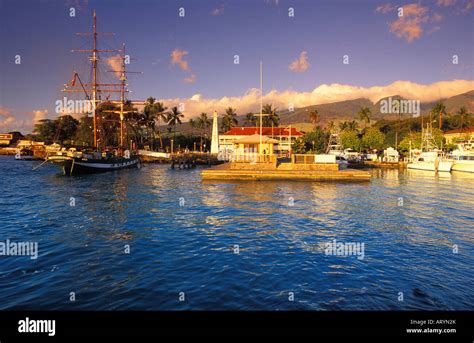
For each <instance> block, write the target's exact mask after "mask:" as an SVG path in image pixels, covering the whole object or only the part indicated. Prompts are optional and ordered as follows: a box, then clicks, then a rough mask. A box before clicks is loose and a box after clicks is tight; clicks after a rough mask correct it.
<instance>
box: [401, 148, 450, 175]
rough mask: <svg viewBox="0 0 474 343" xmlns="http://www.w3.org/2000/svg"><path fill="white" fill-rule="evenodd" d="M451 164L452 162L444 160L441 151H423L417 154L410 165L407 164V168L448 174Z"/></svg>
mask: <svg viewBox="0 0 474 343" xmlns="http://www.w3.org/2000/svg"><path fill="white" fill-rule="evenodd" d="M453 164H454V163H453V161H452V160H446V159H444V157H443V152H442V151H425V152H422V153H421V154H419V155H418V156H417V157H416V158H415V159H414V160H413V161H412V162H411V163H408V165H407V168H408V169H418V170H429V171H436V172H450V171H451V168H452V166H453Z"/></svg>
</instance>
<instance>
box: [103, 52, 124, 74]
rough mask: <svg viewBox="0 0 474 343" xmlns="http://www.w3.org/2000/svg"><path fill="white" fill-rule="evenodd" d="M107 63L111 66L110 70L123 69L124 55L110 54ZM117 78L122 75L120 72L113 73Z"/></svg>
mask: <svg viewBox="0 0 474 343" xmlns="http://www.w3.org/2000/svg"><path fill="white" fill-rule="evenodd" d="M105 63H107V65H108V66H109V67H110V71H115V70H118V71H120V70H122V57H121V56H120V55H115V56H110V57H107V58H106V59H105ZM113 75H115V76H116V77H117V78H119V77H120V72H115V73H113Z"/></svg>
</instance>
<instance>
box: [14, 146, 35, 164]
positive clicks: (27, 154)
mask: <svg viewBox="0 0 474 343" xmlns="http://www.w3.org/2000/svg"><path fill="white" fill-rule="evenodd" d="M36 159H37V158H36V156H35V154H34V152H33V150H31V149H26V148H22V149H17V151H16V154H15V160H21V161H32V160H36Z"/></svg>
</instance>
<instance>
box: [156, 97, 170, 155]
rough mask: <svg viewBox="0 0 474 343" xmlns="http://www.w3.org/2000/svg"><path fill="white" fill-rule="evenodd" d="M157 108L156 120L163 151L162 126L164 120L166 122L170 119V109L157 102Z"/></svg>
mask: <svg viewBox="0 0 474 343" xmlns="http://www.w3.org/2000/svg"><path fill="white" fill-rule="evenodd" d="M155 108H156V120H157V121H158V129H157V132H158V138H159V140H160V149H163V139H162V138H161V132H160V125H161V121H162V120H163V121H164V122H166V119H167V118H168V114H167V112H166V111H167V110H168V107H165V105H164V104H163V103H162V102H156V103H155Z"/></svg>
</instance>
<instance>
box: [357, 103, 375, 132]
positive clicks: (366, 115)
mask: <svg viewBox="0 0 474 343" xmlns="http://www.w3.org/2000/svg"><path fill="white" fill-rule="evenodd" d="M357 114H358V115H359V119H360V121H363V122H364V127H366V126H367V124H370V117H371V116H372V113H371V112H370V109H369V108H368V107H361V108H360V110H359V112H357Z"/></svg>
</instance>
